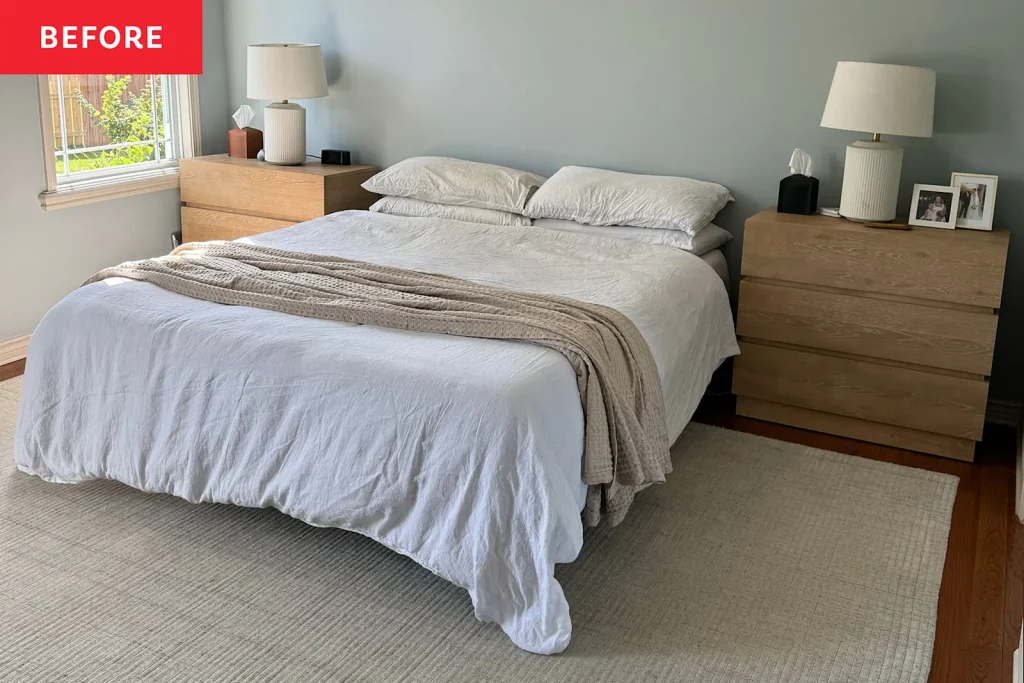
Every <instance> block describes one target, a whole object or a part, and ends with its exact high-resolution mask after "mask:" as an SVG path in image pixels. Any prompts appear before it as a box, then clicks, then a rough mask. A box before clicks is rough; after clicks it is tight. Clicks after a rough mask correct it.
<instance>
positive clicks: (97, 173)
mask: <svg viewBox="0 0 1024 683" xmlns="http://www.w3.org/2000/svg"><path fill="white" fill-rule="evenodd" d="M196 86H197V81H196V78H195V77H194V76H168V75H139V74H111V75H85V74H77V75H76V74H72V75H67V74H63V75H47V76H39V99H40V102H39V109H40V114H41V117H42V130H43V154H44V156H45V159H44V162H45V167H46V191H45V192H43V193H42V194H40V195H39V200H40V203H41V204H42V206H43V208H44V209H47V210H51V209H56V208H63V207H66V206H75V205H78V204H84V203H88V202H93V201H99V200H102V199H112V198H114V197H121V196H126V195H130V194H139V193H141V192H151V191H154V190H161V189H166V188H170V187H176V186H177V185H178V159H181V158H183V157H190V156H195V155H197V154H199V120H198V113H197V109H198V101H197V100H198V97H197V95H196V91H197V87H196Z"/></svg>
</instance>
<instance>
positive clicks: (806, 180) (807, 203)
mask: <svg viewBox="0 0 1024 683" xmlns="http://www.w3.org/2000/svg"><path fill="white" fill-rule="evenodd" d="M817 210H818V179H817V178H811V177H809V176H805V175H802V174H800V173H794V174H793V175H791V176H789V177H788V178H783V179H782V181H781V182H780V183H779V202H778V211H779V213H799V214H803V215H805V216H809V215H811V214H812V213H814V212H815V211H817Z"/></svg>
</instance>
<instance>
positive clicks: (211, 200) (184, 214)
mask: <svg viewBox="0 0 1024 683" xmlns="http://www.w3.org/2000/svg"><path fill="white" fill-rule="evenodd" d="M179 165H180V173H181V201H182V202H184V206H182V208H181V237H182V241H184V242H201V241H204V240H233V239H238V238H239V237H247V236H249V235H256V234H258V233H261V232H269V231H271V230H278V229H279V228H286V227H288V226H289V225H294V224H295V223H300V222H302V221H308V220H310V219H313V218H317V217H319V216H325V215H327V214H329V213H334V212H335V211H343V210H345V209H366V208H369V206H370V204H372V203H373V202H375V201H376V200H377V195H375V194H372V193H370V192H367V191H366V190H364V189H363V188H362V187H360V185H362V183H364V182H365V181H366V180H367V179H368V178H369V177H370V176H372V175H373V174H375V173H376V172H377V169H376V168H373V167H372V166H330V165H324V164H321V163H320V162H314V163H306V164H302V165H301V166H275V165H273V164H268V163H266V162H263V161H256V160H255V159H235V158H232V157H229V156H228V155H226V154H215V155H212V156H205V157H195V158H192V159H182V160H181V162H180V164H179Z"/></svg>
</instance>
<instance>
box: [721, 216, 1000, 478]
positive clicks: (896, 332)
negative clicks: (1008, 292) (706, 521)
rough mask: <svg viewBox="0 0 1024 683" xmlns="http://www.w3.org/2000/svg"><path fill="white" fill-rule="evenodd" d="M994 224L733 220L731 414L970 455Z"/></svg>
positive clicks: (985, 372) (977, 418)
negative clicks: (980, 227)
mask: <svg viewBox="0 0 1024 683" xmlns="http://www.w3.org/2000/svg"><path fill="white" fill-rule="evenodd" d="M1009 240H1010V235H1009V232H1007V231H1005V230H999V231H995V232H979V231H974V230H937V229H929V228H914V229H913V230H910V231H896V230H879V229H875V228H868V227H865V226H863V225H860V224H858V223H853V222H851V221H847V220H844V219H841V218H826V217H824V216H798V215H790V214H780V213H777V212H776V211H775V209H774V208H772V209H767V210H765V211H762V212H761V213H759V214H757V215H756V216H753V217H752V218H750V219H749V220H747V222H746V229H745V232H744V236H743V265H742V270H741V275H742V279H741V281H740V296H739V315H738V319H737V325H736V327H737V333H738V334H739V336H740V348H741V350H742V354H741V355H740V356H739V357H738V358H737V359H736V365H735V372H734V375H733V393H735V394H736V395H737V402H736V411H737V412H738V413H739V414H740V415H746V416H749V417H755V418H760V419H763V420H769V421H772V422H781V423H783V424H788V425H793V426H796V427H803V428H805V429H812V430H815V431H819V432H828V433H832V434H839V435H841V436H846V437H851V438H854V439H861V440H864V441H872V442H876V443H883V444H888V445H892V446H897V447H899V448H906V449H909V450H916V451H923V452H925V453H933V454H936V455H942V456H946V457H950V458H957V459H960V460H973V459H974V445H975V442H976V441H978V440H980V439H981V433H982V427H983V425H984V422H985V407H986V402H987V399H988V376H989V374H990V373H991V369H992V350H993V346H994V344H995V337H996V323H997V322H998V314H999V305H1000V299H1001V298H1002V287H1003V271H1004V270H1005V266H1006V252H1007V247H1008V245H1009Z"/></svg>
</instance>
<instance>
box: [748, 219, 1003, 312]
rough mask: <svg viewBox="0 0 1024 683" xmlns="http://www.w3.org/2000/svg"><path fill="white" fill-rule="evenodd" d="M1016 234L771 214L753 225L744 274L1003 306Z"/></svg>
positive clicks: (992, 307) (934, 299) (899, 294)
mask: <svg viewBox="0 0 1024 683" xmlns="http://www.w3.org/2000/svg"><path fill="white" fill-rule="evenodd" d="M1008 243H1009V233H1008V232H1006V231H995V232H990V233H979V232H977V231H974V230H936V229H928V228H915V229H914V230H909V231H903V230H877V229H872V228H866V227H864V226H862V225H859V224H856V223H852V222H850V221H846V220H843V219H839V218H834V219H829V218H823V217H821V216H794V215H790V214H778V213H775V212H774V211H765V212H762V213H760V214H758V215H757V216H754V217H752V218H751V219H749V220H748V221H747V223H746V227H745V229H744V233H743V265H742V271H741V272H742V274H743V275H744V276H749V277H757V278H767V279H772V280H782V281H786V282H798V283H804V284H813V285H822V286H826V287H837V288H840V289H850V290H857V291H862V292H876V293H881V294H892V295H897V296H905V297H912V298H918V299H926V300H930V301H943V302H948V303H955V304H965V305H972V306H981V307H986V308H990V309H995V308H999V302H1000V296H1001V292H1002V286H1003V271H1004V269H1005V264H1006V250H1007V245H1008Z"/></svg>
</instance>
